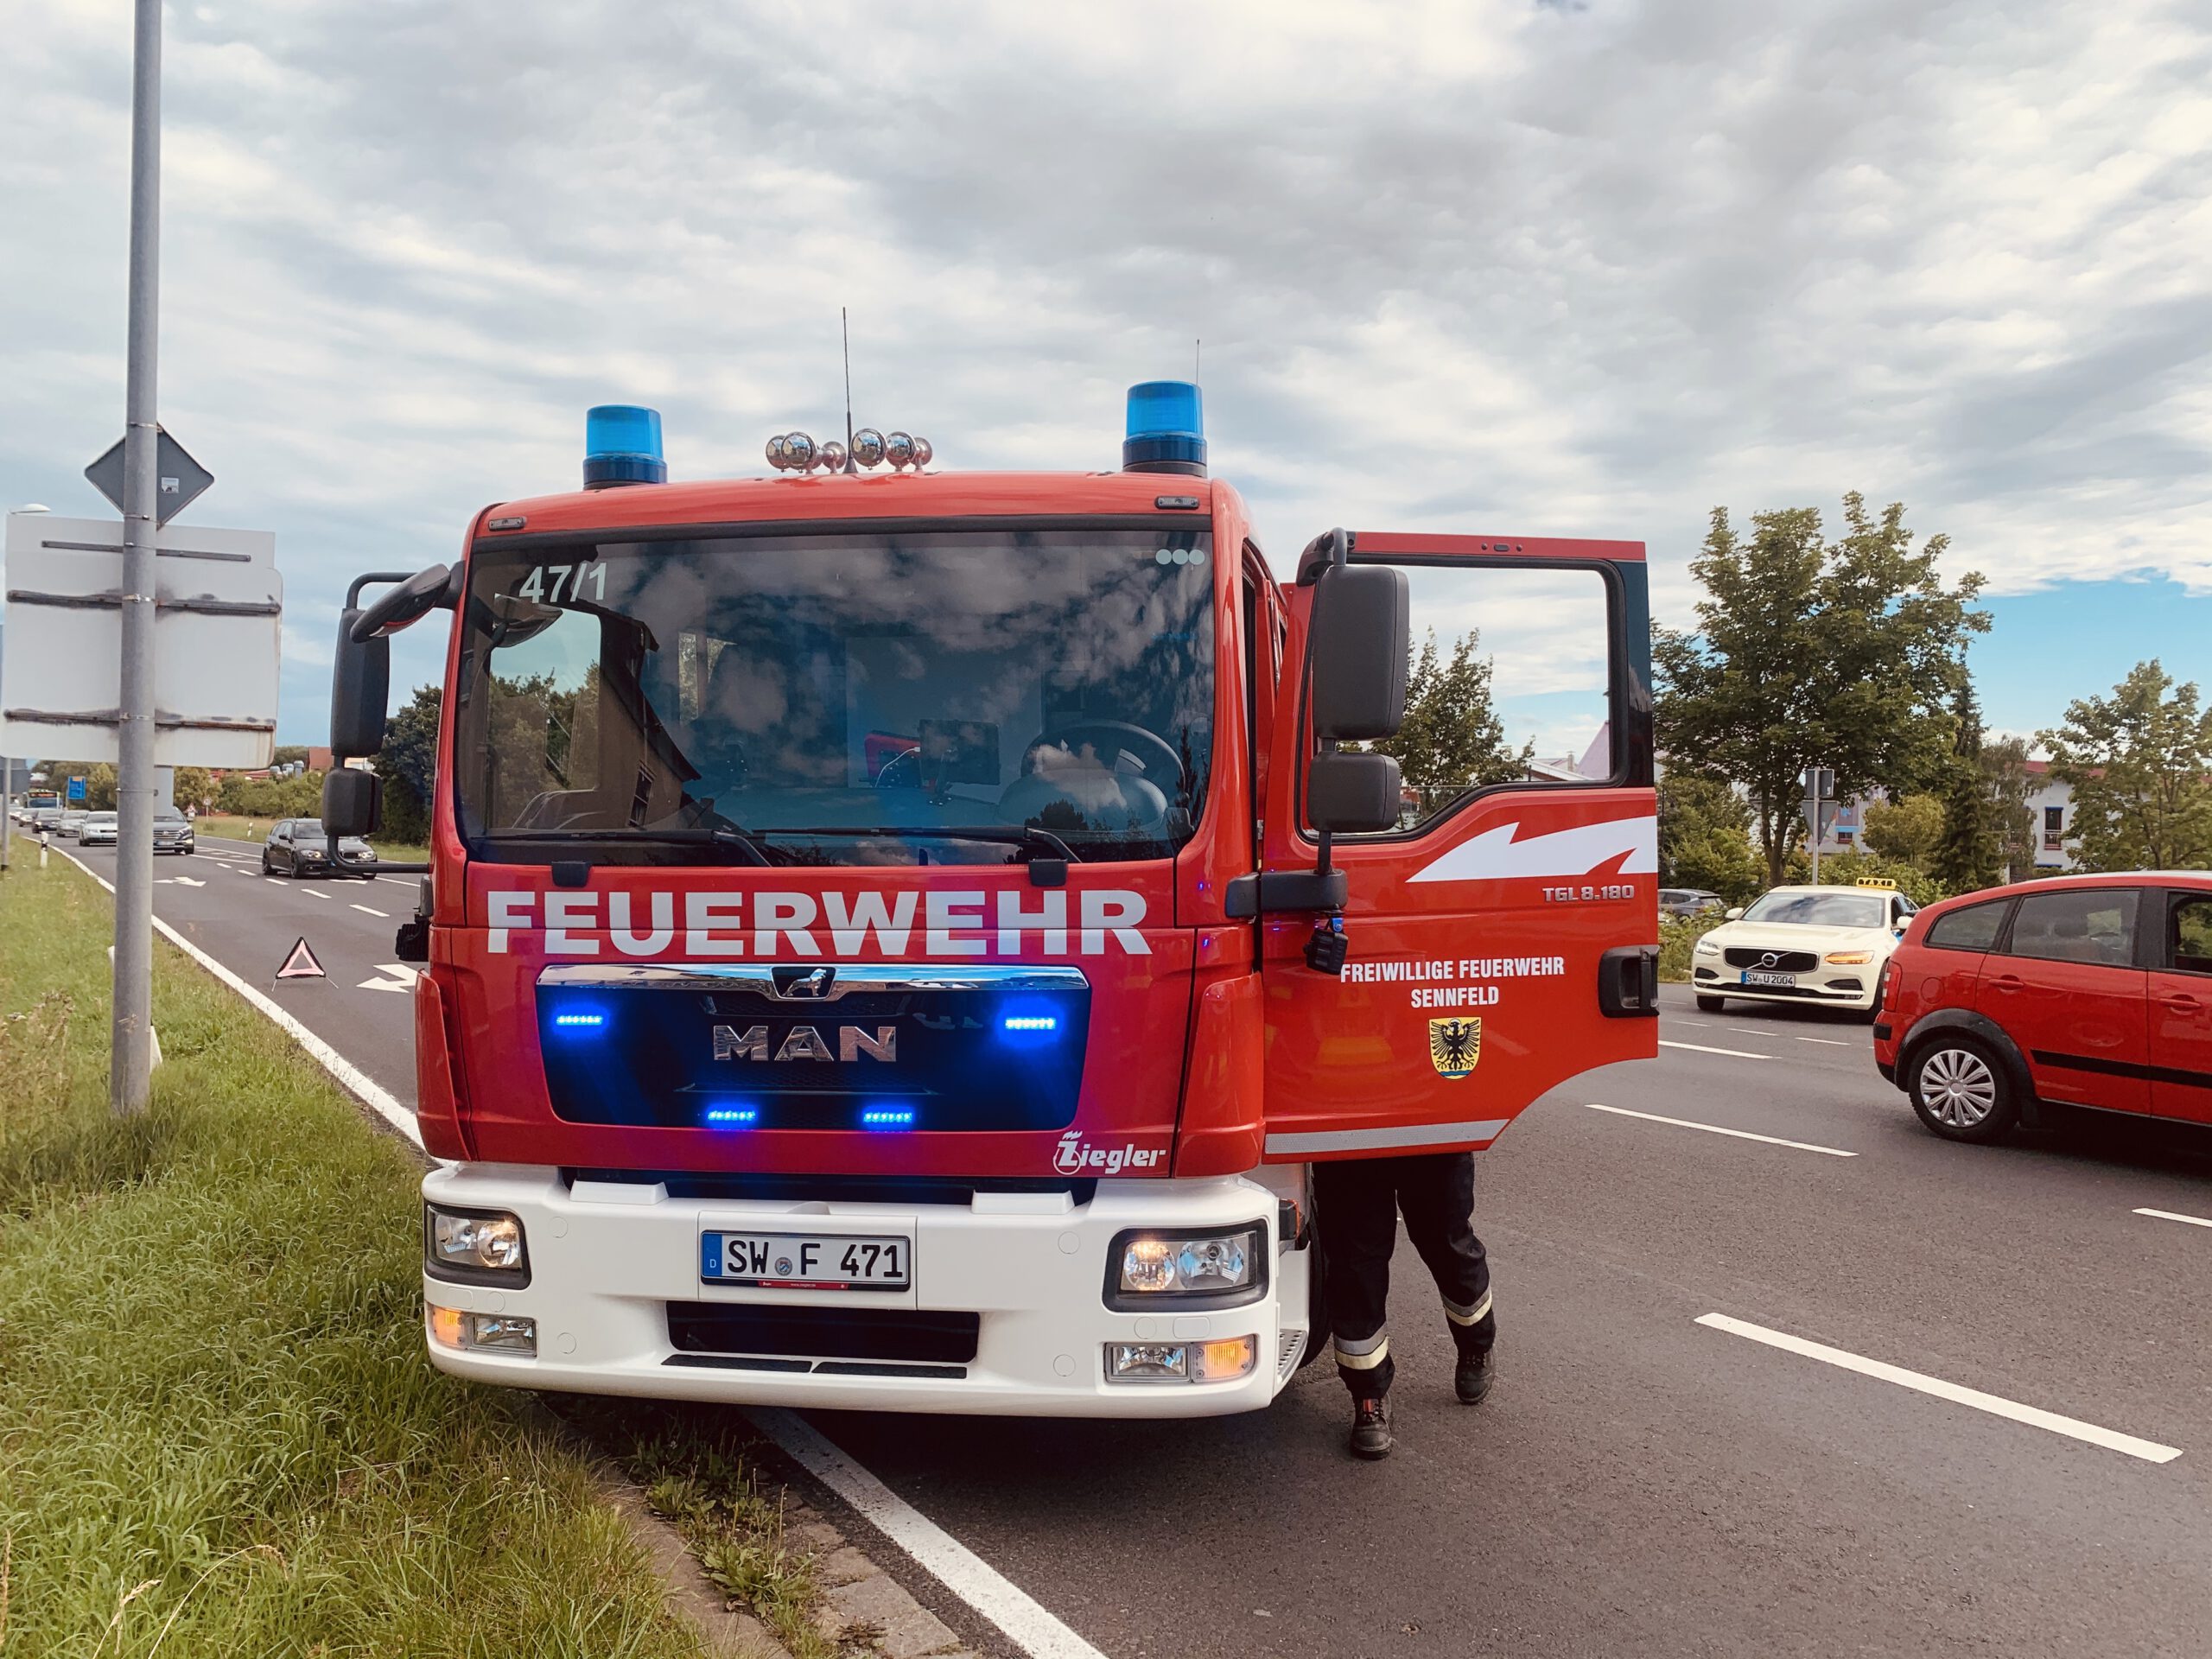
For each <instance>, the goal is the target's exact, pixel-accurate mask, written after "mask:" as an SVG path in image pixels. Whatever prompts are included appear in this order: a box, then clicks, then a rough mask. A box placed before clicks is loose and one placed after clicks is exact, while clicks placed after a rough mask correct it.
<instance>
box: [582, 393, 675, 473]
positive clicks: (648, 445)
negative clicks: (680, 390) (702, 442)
mask: <svg viewBox="0 0 2212 1659" xmlns="http://www.w3.org/2000/svg"><path fill="white" fill-rule="evenodd" d="M667 482H668V462H667V461H666V460H665V459H664V456H663V452H662V449H661V442H660V411H659V410H657V409H645V408H641V407H639V405H638V404H600V405H598V406H597V407H596V408H594V409H588V410H585V411H584V488H586V489H588V490H603V489H606V488H607V487H608V486H610V485H615V484H665V483H667Z"/></svg>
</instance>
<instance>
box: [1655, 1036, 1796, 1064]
mask: <svg viewBox="0 0 2212 1659" xmlns="http://www.w3.org/2000/svg"><path fill="white" fill-rule="evenodd" d="M1659 1046H1660V1047H1662V1048H1687V1049H1688V1050H1689V1051H1690V1052H1692V1053H1694V1054H1726V1056H1728V1058H1731V1059H1733V1060H1770V1059H1772V1058H1774V1056H1773V1055H1771V1054H1754V1053H1752V1052H1751V1051H1750V1050H1749V1049H1743V1048H1714V1047H1713V1046H1710V1045H1709V1044H1706V1043H1670V1042H1669V1041H1668V1040H1667V1039H1665V1038H1664V1037H1662V1038H1661V1039H1659Z"/></svg>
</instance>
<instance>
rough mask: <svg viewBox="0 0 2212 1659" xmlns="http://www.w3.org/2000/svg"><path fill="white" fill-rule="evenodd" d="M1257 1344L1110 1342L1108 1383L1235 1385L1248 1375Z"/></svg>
mask: <svg viewBox="0 0 2212 1659" xmlns="http://www.w3.org/2000/svg"><path fill="white" fill-rule="evenodd" d="M1259 1357H1260V1344H1259V1343H1258V1341H1257V1339H1256V1338H1251V1337H1231V1338H1229V1339H1228V1340H1227V1341H1216V1342H1109V1343H1108V1344H1106V1380H1107V1381H1108V1382H1109V1383H1234V1382H1235V1381H1236V1379H1237V1378H1239V1377H1242V1376H1250V1375H1251V1374H1252V1367H1253V1366H1254V1365H1255V1364H1256V1363H1258V1361H1259Z"/></svg>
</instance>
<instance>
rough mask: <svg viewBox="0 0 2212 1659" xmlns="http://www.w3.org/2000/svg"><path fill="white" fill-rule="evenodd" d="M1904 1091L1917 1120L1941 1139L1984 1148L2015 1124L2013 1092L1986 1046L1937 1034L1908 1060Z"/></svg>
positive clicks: (2017, 1103) (2016, 1102) (2016, 1110)
mask: <svg viewBox="0 0 2212 1659" xmlns="http://www.w3.org/2000/svg"><path fill="white" fill-rule="evenodd" d="M1905 1092H1906V1094H1907V1095H1908V1096H1910V1097H1911V1100H1912V1109H1913V1110H1914V1111H1915V1112H1916V1113H1918V1114H1919V1115H1920V1121H1921V1122H1923V1123H1925V1124H1926V1125H1927V1126H1928V1127H1929V1129H1930V1130H1932V1131H1933V1132H1934V1133H1936V1134H1937V1135H1941V1136H1942V1137H1943V1139H1944V1140H1946V1141H1967V1142H1968V1143H1969V1144H1971V1145H1974V1146H1986V1145H1988V1144H1989V1143H1990V1142H1991V1141H1996V1140H1999V1139H2002V1138H2003V1137H2004V1136H2005V1135H2006V1134H2007V1133H2009V1132H2010V1131H2011V1129H2012V1126H2013V1125H2014V1124H2015V1123H2017V1122H2019V1118H2020V1101H2019V1094H2018V1090H2016V1089H2015V1088H2014V1087H2013V1085H2012V1082H2011V1080H2010V1079H2009V1078H2007V1077H2005V1072H2004V1070H2003V1068H2002V1067H2000V1066H1999V1065H1998V1064H1997V1060H1996V1057H1995V1056H1994V1055H1993V1053H1992V1052H1990V1049H1989V1047H1988V1046H1987V1045H1986V1044H1984V1043H1982V1042H1980V1041H1979V1040H1978V1039H1974V1038H1972V1037H1966V1036H1959V1037H1953V1036H1948V1035H1946V1036H1942V1037H1938V1038H1936V1039H1934V1040H1933V1041H1931V1042H1930V1043H1929V1044H1928V1046H1926V1047H1924V1048H1923V1049H1922V1050H1921V1051H1920V1052H1919V1053H1917V1054H1916V1055H1915V1056H1914V1057H1913V1061H1912V1070H1911V1072H1910V1075H1909V1077H1907V1080H1906V1084H1905Z"/></svg>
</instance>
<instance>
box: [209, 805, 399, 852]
mask: <svg viewBox="0 0 2212 1659" xmlns="http://www.w3.org/2000/svg"><path fill="white" fill-rule="evenodd" d="M272 823H277V819H275V818H240V817H232V816H231V815H230V814H228V813H226V812H202V813H201V814H200V816H199V817H197V818H194V820H193V828H194V829H197V830H198V831H199V832H200V834H201V835H203V836H222V837H224V838H225V839H226V840H227V841H253V842H261V841H266V840H268V839H269V826H270V824H272ZM369 845H370V846H372V847H373V848H375V849H377V852H378V855H381V856H383V857H385V858H391V859H397V860H400V861H403V862H406V863H420V862H422V861H424V860H426V859H428V858H429V856H430V849H429V848H428V847H426V846H424V845H423V844H422V843H421V842H413V841H394V840H392V839H391V837H390V836H370V837H369Z"/></svg>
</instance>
